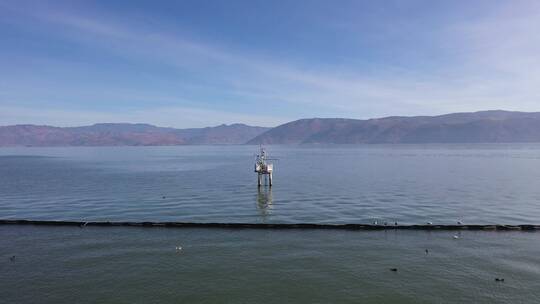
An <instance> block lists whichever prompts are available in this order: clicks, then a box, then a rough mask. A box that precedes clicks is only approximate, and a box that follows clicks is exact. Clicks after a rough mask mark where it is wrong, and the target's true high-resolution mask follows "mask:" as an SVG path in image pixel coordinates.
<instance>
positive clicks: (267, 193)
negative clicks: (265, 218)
mask: <svg viewBox="0 0 540 304" xmlns="http://www.w3.org/2000/svg"><path fill="white" fill-rule="evenodd" d="M257 207H258V208H259V210H260V211H261V213H262V215H268V214H270V210H271V209H272V188H270V187H268V188H262V189H261V188H259V189H258V191H257Z"/></svg>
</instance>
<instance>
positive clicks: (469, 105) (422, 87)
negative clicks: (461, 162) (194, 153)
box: [0, 0, 540, 128]
mask: <svg viewBox="0 0 540 304" xmlns="http://www.w3.org/2000/svg"><path fill="white" fill-rule="evenodd" d="M539 97H540V1H521V0H512V1H499V0H489V1H474V0H455V1H442V0H440V1H439V0H428V1H415V0H403V1H390V0H385V1H371V0H365V1H361V0H357V1H347V0H339V1H328V0H326V1H300V0H298V1H280V0H276V1H258V0H250V1H233V0H227V1H225V0H212V1H210V0H197V1H170V2H169V1H136V0H130V1H121V0H115V1H75V0H71V1H23V0H17V1H4V0H0V125H12V124H39V125H42V124H45V125H54V126H79V125H88V124H93V123H102V122H132V123H151V124H155V125H158V126H166V127H178V128H184V127H204V126H214V125H219V124H222V123H226V124H230V123H246V124H250V125H259V126H269V127H271V126H276V125H279V124H281V123H285V122H288V121H291V120H296V119H300V118H311V117H346V118H358V119H366V118H374V117H384V116H394V115H406V116H412V115H439V114H445V113H451V112H469V111H480V110H491V109H504V110H515V111H540V98H539Z"/></svg>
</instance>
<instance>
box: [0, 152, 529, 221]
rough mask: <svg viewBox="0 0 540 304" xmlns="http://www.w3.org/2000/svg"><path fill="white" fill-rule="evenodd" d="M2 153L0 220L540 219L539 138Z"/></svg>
mask: <svg viewBox="0 0 540 304" xmlns="http://www.w3.org/2000/svg"><path fill="white" fill-rule="evenodd" d="M257 152H258V151H257V147H254V146H184V147H116V148H110V147H109V148H104V147H100V148H14V149H0V218H10V219H15V218H16V219H47V220H138V221H196V222H253V223H256V222H285V223H291V222H309V223H371V222H373V221H374V220H378V221H379V222H383V221H388V222H394V221H398V222H400V223H403V224H423V223H426V222H428V221H430V222H433V223H437V224H455V223H456V221H458V220H461V221H463V222H464V223H468V224H473V223H474V224H538V223H539V221H538V219H539V218H540V145H469V146H460V145H442V146H441V145H428V146H416V145H410V146H408V145H397V146H392V145H388V146H329V147H319V146H311V147H309V146H307V147H306V146H293V147H290V146H271V147H269V149H268V152H269V153H270V155H271V156H274V157H276V158H279V160H277V161H274V163H275V164H274V166H275V173H274V186H273V187H272V189H271V190H269V189H267V188H262V189H261V191H258V189H257V185H256V175H255V173H254V172H253V165H254V154H256V153H257Z"/></svg>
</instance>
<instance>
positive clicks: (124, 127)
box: [0, 123, 268, 146]
mask: <svg viewBox="0 0 540 304" xmlns="http://www.w3.org/2000/svg"><path fill="white" fill-rule="evenodd" d="M267 130H268V128H263V127H252V126H247V125H244V124H232V125H220V126H217V127H208V128H193V129H174V128H161V127H156V126H153V125H148V124H129V123H102V124H95V125H91V126H84V127H68V128H59V127H50V126H36V125H15V126H5V127H0V146H172V145H195V144H244V143H246V142H247V141H248V140H250V139H252V138H254V137H255V136H257V135H259V134H261V133H263V132H265V131H267Z"/></svg>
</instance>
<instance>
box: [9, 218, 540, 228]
mask: <svg viewBox="0 0 540 304" xmlns="http://www.w3.org/2000/svg"><path fill="white" fill-rule="evenodd" d="M0 225H37V226H76V227H81V228H82V227H87V226H94V227H149V228H151V227H165V228H228V229H336V230H484V231H490V230H493V231H508V230H518V231H537V230H540V225H435V224H425V225H400V224H395V223H392V224H386V225H384V224H382V225H378V224H315V223H291V224H289V223H195V222H109V221H102V222H84V221H40V220H1V219H0Z"/></svg>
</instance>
